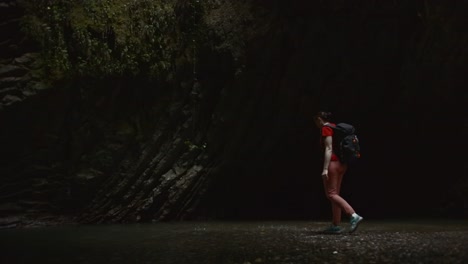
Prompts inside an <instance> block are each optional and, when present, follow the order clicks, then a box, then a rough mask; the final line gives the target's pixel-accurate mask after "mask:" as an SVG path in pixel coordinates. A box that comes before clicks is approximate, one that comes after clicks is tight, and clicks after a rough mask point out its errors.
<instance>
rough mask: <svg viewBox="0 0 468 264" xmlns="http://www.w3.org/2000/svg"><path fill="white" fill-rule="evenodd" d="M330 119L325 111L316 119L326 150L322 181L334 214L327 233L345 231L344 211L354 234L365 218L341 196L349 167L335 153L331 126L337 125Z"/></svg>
mask: <svg viewBox="0 0 468 264" xmlns="http://www.w3.org/2000/svg"><path fill="white" fill-rule="evenodd" d="M330 117H331V113H329V112H323V111H320V112H318V113H317V114H316V115H315V117H314V121H315V124H316V125H317V127H318V128H320V129H321V135H322V136H321V145H322V147H323V149H324V157H323V170H322V180H323V186H324V188H325V194H326V196H327V198H328V199H329V200H330V202H331V207H332V214H333V218H332V225H331V226H330V227H329V228H327V229H326V230H325V232H326V233H333V234H339V233H341V232H342V231H343V228H342V227H341V226H340V223H341V212H342V211H344V212H345V213H346V214H347V215H349V216H350V218H351V220H350V229H349V232H351V233H352V232H354V231H356V229H357V227H358V226H359V223H360V222H361V221H362V220H363V219H364V218H362V217H361V216H360V215H358V214H356V212H355V211H354V209H353V208H352V207H351V205H349V204H348V202H346V200H344V199H343V198H342V197H341V196H340V188H341V181H342V179H343V175H344V174H345V172H346V169H347V167H348V166H347V165H346V164H344V163H341V162H340V160H339V158H338V156H337V155H336V154H335V153H334V152H333V129H332V128H331V127H330V126H335V124H334V123H332V122H330Z"/></svg>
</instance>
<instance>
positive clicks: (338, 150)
mask: <svg viewBox="0 0 468 264" xmlns="http://www.w3.org/2000/svg"><path fill="white" fill-rule="evenodd" d="M326 126H327V127H330V128H332V129H333V131H334V133H333V152H334V153H335V154H336V155H337V156H338V158H339V159H340V161H341V162H343V163H349V162H352V161H353V160H356V159H359V158H360V157H361V147H360V146H359V139H358V137H357V135H356V129H355V128H354V126H352V125H350V124H347V123H338V124H336V126H335V127H334V126H331V125H326Z"/></svg>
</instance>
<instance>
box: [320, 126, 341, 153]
mask: <svg viewBox="0 0 468 264" xmlns="http://www.w3.org/2000/svg"><path fill="white" fill-rule="evenodd" d="M328 124H329V125H331V126H333V127H334V126H336V124H334V123H330V122H329V123H328ZM328 136H331V137H333V129H332V128H331V127H328V126H323V127H322V137H321V138H320V142H321V145H322V146H324V144H323V139H324V138H325V137H328ZM330 160H331V161H337V160H339V159H338V156H336V154H335V153H334V152H332V156H331V159H330Z"/></svg>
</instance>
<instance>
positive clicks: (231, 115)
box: [0, 1, 468, 223]
mask: <svg viewBox="0 0 468 264" xmlns="http://www.w3.org/2000/svg"><path fill="white" fill-rule="evenodd" d="M221 2H222V3H221V4H219V5H218V6H217V8H216V9H214V10H211V11H210V12H209V13H207V15H206V18H205V20H206V21H207V24H208V26H209V27H210V30H212V31H213V32H214V34H215V35H216V36H218V38H219V39H216V40H215V41H214V42H213V45H212V46H210V45H206V46H204V47H203V48H200V49H199V50H198V54H197V55H198V56H197V57H196V62H194V61H190V59H188V61H185V63H187V65H179V66H181V68H183V69H189V70H187V71H185V72H184V73H182V74H179V75H178V79H176V80H174V81H172V82H159V81H154V80H151V79H145V78H144V76H138V77H132V78H123V77H119V78H114V77H110V76H109V78H107V77H104V78H102V79H99V80H96V79H95V78H84V79H77V80H76V79H75V80H72V81H70V80H64V81H62V82H56V83H48V82H47V81H46V80H45V79H44V76H41V75H40V74H39V73H38V69H40V67H41V66H40V65H41V61H40V59H39V57H38V55H37V52H39V51H40V50H38V48H37V47H36V46H35V45H34V44H31V43H30V42H28V41H27V38H25V36H24V35H22V34H21V31H20V30H19V24H18V23H17V22H15V21H17V20H18V19H20V17H21V16H22V12H21V9H19V8H18V7H17V5H16V4H15V2H14V1H6V2H5V1H3V2H1V3H2V5H1V8H2V9H1V12H3V13H5V14H9V15H8V16H2V21H4V22H3V24H2V25H3V26H2V32H5V34H2V37H3V36H5V40H4V41H3V42H2V44H1V45H2V51H5V50H7V49H8V52H5V54H2V61H1V63H2V64H1V67H0V78H1V79H0V85H1V94H0V95H1V98H0V100H2V101H1V105H0V106H1V112H0V121H1V124H2V130H1V131H0V133H1V137H0V140H1V145H2V146H3V147H2V150H1V156H2V163H1V164H2V166H1V168H0V172H1V175H2V184H1V185H0V186H1V187H0V188H1V189H2V194H1V195H2V197H1V199H0V206H1V207H0V213H1V216H2V217H10V216H13V215H16V216H18V217H20V216H21V217H26V218H28V217H29V218H32V219H37V218H38V217H39V216H49V215H51V214H53V215H63V214H68V215H71V216H78V220H79V221H82V222H86V223H98V222H135V221H151V220H154V221H161V220H173V219H201V218H210V219H211V218H214V219H218V218H220V219H246V218H249V219H252V218H254V219H265V218H267V219H272V218H276V219H277V218H281V219H292V218H294V219H297V218H305V219H309V218H311V217H324V216H325V215H327V214H328V213H329V212H328V211H329V208H328V203H327V201H326V200H325V198H324V197H323V190H322V186H321V182H320V179H319V176H317V175H318V173H319V171H320V161H319V158H320V155H321V154H320V152H319V148H318V139H317V136H318V135H317V132H318V131H317V129H316V128H315V127H314V126H313V121H312V115H313V113H314V112H315V111H317V110H319V109H329V110H331V111H333V112H334V113H335V117H336V120H337V121H346V122H351V123H353V124H355V125H356V126H357V128H358V132H359V135H360V138H361V142H362V148H363V158H362V159H361V161H360V162H359V163H357V164H355V165H353V167H352V168H351V169H350V171H349V172H348V176H347V178H346V179H345V182H344V188H343V194H344V195H345V196H346V197H348V198H349V199H350V201H352V203H353V205H355V207H356V209H358V210H359V211H362V212H363V213H364V214H366V215H369V216H375V217H377V216H387V215H390V214H395V213H404V214H407V215H412V214H423V215H439V214H442V215H446V214H449V215H463V214H464V213H465V214H466V208H467V207H466V206H467V195H466V190H467V188H466V177H465V175H466V173H467V172H468V170H467V166H466V165H464V161H463V159H462V158H463V155H458V154H454V147H453V144H455V145H456V146H457V147H455V149H462V147H463V146H464V145H466V140H464V139H463V135H465V134H466V132H467V127H468V122H467V119H466V114H465V113H466V110H465V109H464V102H465V101H466V96H464V94H465V93H464V92H463V91H464V84H465V83H466V82H465V81H466V76H465V72H466V61H467V53H466V41H467V39H468V38H467V32H466V29H464V27H463V26H462V25H465V22H466V19H465V18H464V16H463V12H462V11H461V10H463V9H462V8H461V7H460V6H456V5H455V4H440V3H432V2H430V1H426V2H424V3H423V2H422V1H409V2H407V1H392V2H389V3H380V4H379V3H371V2H362V3H357V4H353V5H348V4H346V3H342V2H340V1H334V2H333V1H332V2H327V3H321V4H317V5H315V6H313V7H311V6H310V3H308V1H293V2H292V3H286V2H284V3H283V2H282V1H271V2H268V3H267V2H265V3H260V2H259V3H256V2H255V3H254V2H249V1H221ZM3 13H2V14H3ZM233 14H238V15H236V16H234V15H233ZM7 33H8V34H7ZM184 60H187V58H186V57H185V58H184ZM194 64H195V66H196V67H195V68H194V69H192V67H193V65H194ZM192 70H193V71H194V72H193V73H192V72H191V71H192ZM193 74H195V76H192V75H193ZM195 77H196V79H194V78H195ZM445 123H450V124H460V125H459V126H458V127H459V129H453V128H451V127H447V126H446V125H443V124H445ZM452 141H455V142H456V143H451V142H452ZM454 164H455V165H454ZM456 164H458V165H456ZM441 179H443V180H441ZM26 218H25V219H26ZM9 221H10V222H11V221H13V220H9ZM15 221H16V220H15ZM7 222H8V221H7Z"/></svg>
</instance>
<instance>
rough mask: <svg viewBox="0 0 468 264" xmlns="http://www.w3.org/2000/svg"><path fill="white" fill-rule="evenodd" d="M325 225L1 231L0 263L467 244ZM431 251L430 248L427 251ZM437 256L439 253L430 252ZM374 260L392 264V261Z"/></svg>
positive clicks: (414, 230)
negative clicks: (330, 229)
mask: <svg viewBox="0 0 468 264" xmlns="http://www.w3.org/2000/svg"><path fill="white" fill-rule="evenodd" d="M326 225H327V223H324V222H305V221H303V222H176V223H153V224H131V225H97V226H61V227H41V228H27V229H10V230H0V250H1V252H0V253H1V254H0V263H72V264H74V263H83V264H84V263H177V264H179V263H252V264H253V263H319V262H316V261H320V263H321V262H322V261H331V262H332V263H334V262H335V261H339V262H343V260H344V259H346V258H347V257H352V256H358V255H359V254H361V253H360V251H359V248H357V249H356V248H355V247H354V245H355V243H362V245H363V246H362V248H364V247H375V245H374V243H382V248H383V250H385V248H390V249H391V248H394V247H397V246H398V245H393V244H391V245H387V244H388V243H390V242H391V241H387V240H388V238H392V239H393V240H395V239H401V241H402V242H400V243H405V241H408V243H409V244H408V245H409V246H413V244H414V243H413V242H411V241H410V240H411V239H418V238H419V237H421V238H422V239H425V240H426V239H427V237H426V236H427V235H425V234H428V235H431V236H432V235H434V234H435V235H438V236H439V238H440V237H441V234H442V238H443V239H445V240H447V241H449V243H450V240H451V239H453V240H454V241H457V240H458V241H459V240H460V237H461V238H464V239H465V240H466V237H467V235H468V223H467V222H466V221H386V222H379V221H367V222H365V223H363V224H362V225H361V226H360V228H359V230H358V231H357V232H356V233H353V234H345V235H339V236H330V235H323V234H321V233H320V230H321V229H323V228H324V227H326ZM441 232H442V233H441ZM400 234H404V235H403V236H402V235H400ZM380 240H381V241H380ZM462 242H463V241H462ZM385 243H387V244H385ZM444 243H447V242H444ZM460 245H461V246H460V247H462V248H460V249H457V251H454V252H453V254H452V256H451V259H452V262H453V260H455V263H456V262H457V261H458V259H459V260H460V261H462V260H463V261H464V258H465V257H466V254H463V253H461V255H457V254H459V253H457V252H458V251H461V252H463V251H465V249H468V248H463V244H460ZM434 246H436V247H437V245H430V244H428V245H427V247H428V248H429V249H430V248H431V247H434ZM442 246H443V245H442ZM452 246H454V244H452ZM429 249H428V250H429ZM443 250H445V249H443V248H441V251H442V252H443ZM434 252H435V253H437V252H438V251H429V253H431V254H432V255H433V253H434ZM377 253H378V252H377ZM377 253H376V254H377ZM383 253H385V252H384V251H383ZM410 253H411V252H410ZM421 254H422V255H421ZM424 254H426V253H424V252H422V253H420V255H421V256H422V257H424V256H425V255H424ZM413 255H414V253H413ZM403 257H404V256H403ZM373 259H374V260H380V262H387V263H390V262H392V260H391V259H392V257H391V255H389V256H386V257H385V258H381V257H380V256H375V257H374V258H373ZM399 259H400V260H401V257H399ZM432 259H433V258H432ZM385 260H388V261H385ZM403 260H404V258H403ZM344 262H346V261H344ZM353 263H359V261H354V262H353ZM362 263H365V262H364V259H363V262H362ZM423 263H425V262H423ZM460 263H462V262H460Z"/></svg>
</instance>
